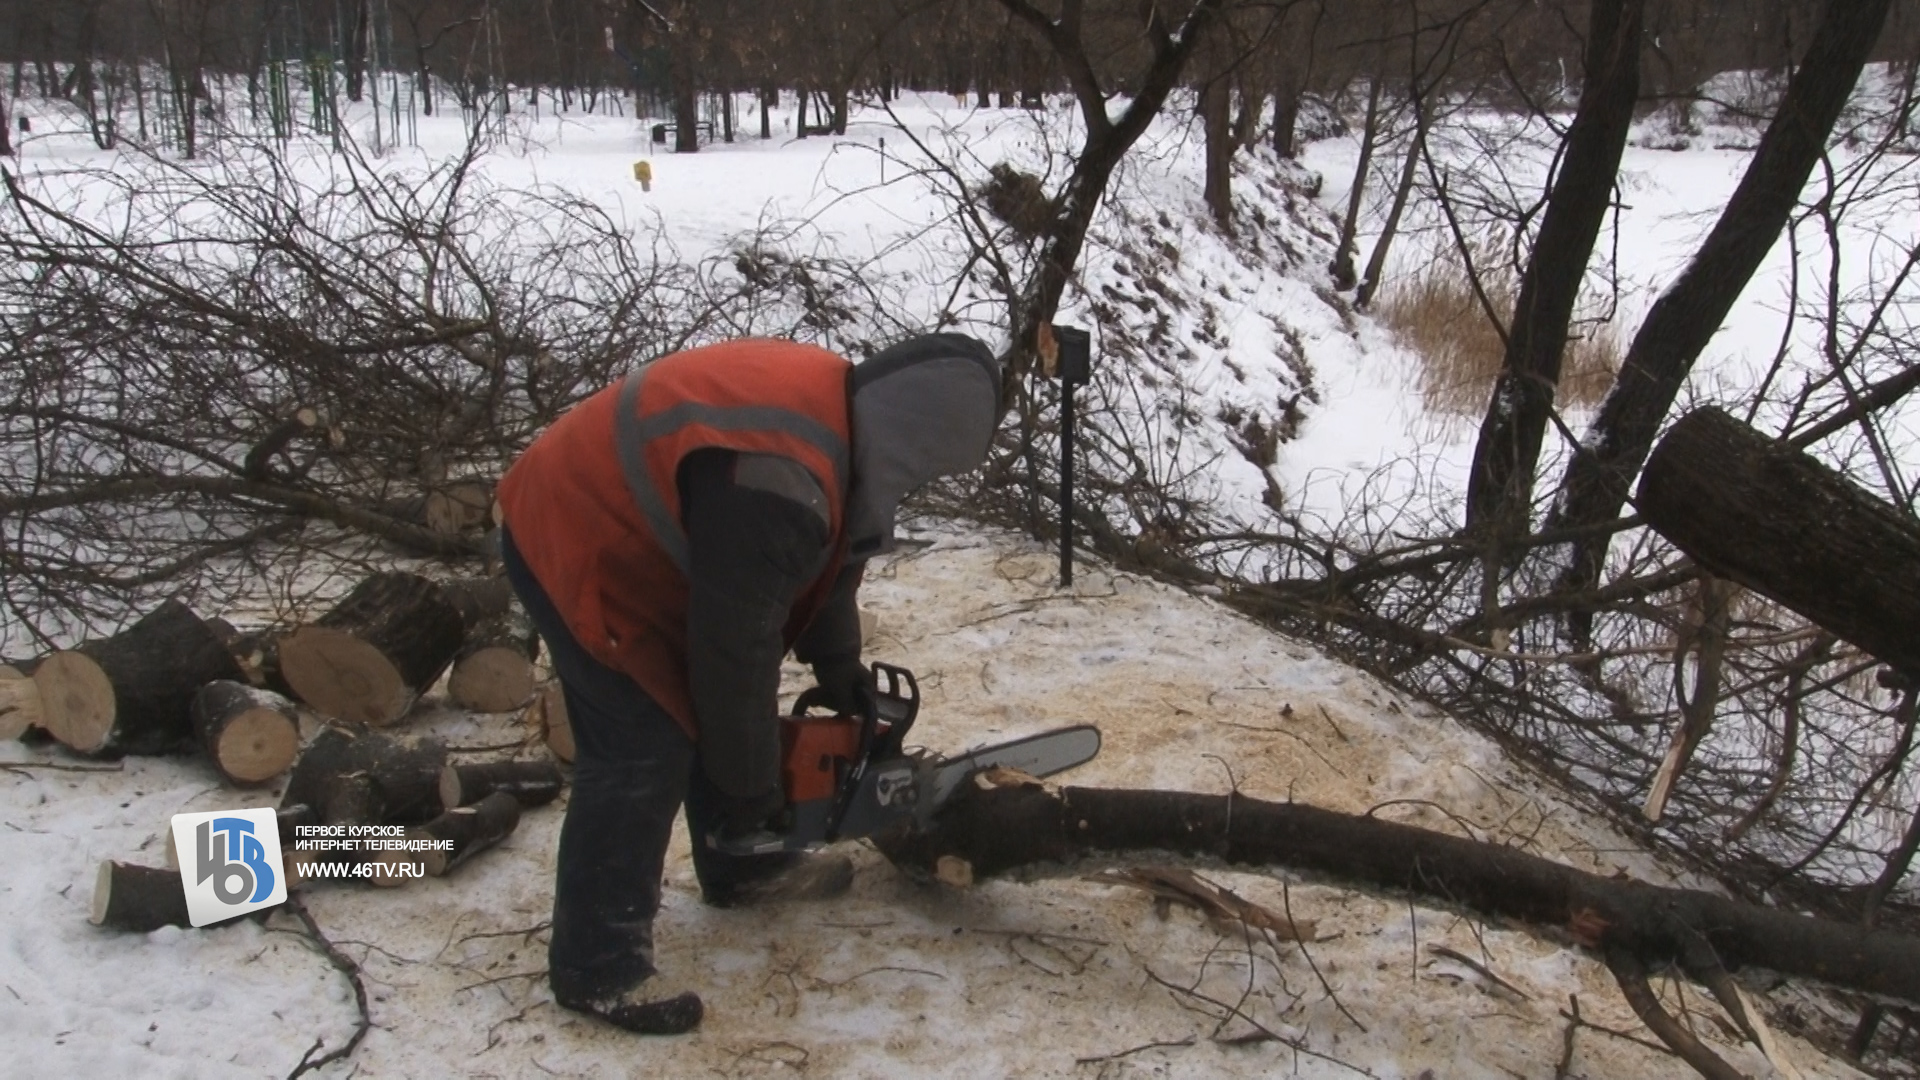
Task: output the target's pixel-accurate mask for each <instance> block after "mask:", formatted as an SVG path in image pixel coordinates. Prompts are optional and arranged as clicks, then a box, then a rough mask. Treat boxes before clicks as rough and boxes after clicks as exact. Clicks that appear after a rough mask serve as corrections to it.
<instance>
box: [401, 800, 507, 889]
mask: <svg viewBox="0 0 1920 1080" xmlns="http://www.w3.org/2000/svg"><path fill="white" fill-rule="evenodd" d="M519 825H520V803H519V801H518V800H517V799H515V798H514V797H513V796H511V795H509V794H507V793H506V792H503V791H497V792H494V793H493V794H491V795H489V796H487V797H486V798H484V799H481V800H480V801H479V802H477V803H475V804H473V805H472V806H461V807H456V808H454V809H452V810H449V811H447V812H446V813H444V814H441V815H440V816H439V817H437V818H434V819H433V820H432V821H429V822H427V823H426V824H424V825H419V826H415V827H414V828H411V829H408V830H407V839H408V840H414V841H422V840H431V841H437V842H439V843H442V844H446V843H450V844H452V847H450V848H432V849H428V850H422V851H406V852H401V851H388V852H383V853H382V854H381V860H382V861H383V862H390V863H401V862H413V863H418V864H420V865H421V866H422V867H424V868H425V870H426V875H427V876H428V877H444V876H446V875H447V874H448V873H450V872H451V871H453V870H454V869H456V868H458V867H459V866H460V864H461V863H464V862H466V861H467V860H468V859H471V858H473V857H474V856H475V855H478V854H480V853H481V852H483V851H485V850H487V849H488V848H490V847H493V846H494V845H496V844H498V843H500V841H502V840H505V839H506V838H507V837H509V836H512V835H513V830H514V829H516V828H518V827H519ZM373 880H376V881H378V880H382V879H381V878H379V877H376V878H374V879H373ZM387 880H393V881H404V880H406V879H405V878H397V877H396V878H388V879H387Z"/></svg>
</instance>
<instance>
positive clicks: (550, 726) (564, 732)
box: [526, 682, 573, 763]
mask: <svg viewBox="0 0 1920 1080" xmlns="http://www.w3.org/2000/svg"><path fill="white" fill-rule="evenodd" d="M526 723H527V725H528V726H530V727H532V728H533V729H534V730H535V731H537V732H539V733H540V741H541V742H544V743H546V744H547V749H548V750H549V751H551V752H552V753H553V756H554V757H557V758H559V759H560V760H561V761H565V762H568V763H571V762H572V761H573V728H572V726H571V725H569V724H568V722H567V696H566V694H565V693H564V692H563V691H562V690H561V689H560V684H559V683H557V682H552V683H548V684H547V685H545V686H543V687H541V688H540V692H539V693H537V694H535V695H534V696H533V703H532V704H531V705H528V706H527V712H526Z"/></svg>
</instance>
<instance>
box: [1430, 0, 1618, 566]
mask: <svg viewBox="0 0 1920 1080" xmlns="http://www.w3.org/2000/svg"><path fill="white" fill-rule="evenodd" d="M1643 16H1644V5H1643V4H1642V3H1641V0H1595V3H1594V4H1593V6H1592V9H1591V12H1590V16H1589V19H1590V21H1589V24H1588V28H1587V55H1586V71H1585V74H1584V76H1583V81H1582V84H1581V90H1580V107H1579V110H1578V111H1577V112H1576V113H1575V114H1574V118H1573V124H1572V126H1571V127H1570V128H1568V130H1567V137H1566V141H1565V143H1564V148H1563V151H1562V158H1561V161H1560V168H1559V171H1558V174H1557V175H1556V176H1555V178H1554V181H1553V190H1552V193H1551V194H1550V195H1549V196H1548V198H1547V209H1546V214H1545V216H1544V217H1543V218H1542V220H1541V223H1540V232H1539V235H1538V237H1537V238H1536V239H1535V241H1534V244H1533V250H1532V254H1531V257H1530V258H1529V259H1528V262H1527V266H1526V269H1525V271H1524V272H1523V273H1522V274H1521V277H1520V293H1519V298H1518V300H1517V301H1516V302H1515V304H1514V310H1513V314H1512V317H1511V319H1510V320H1509V321H1508V322H1507V325H1506V330H1505V334H1504V337H1505V341H1506V356H1505V358H1504V359H1503V361H1502V363H1501V370H1500V377H1499V379H1498V380H1497V381H1496V382H1495V384H1494V388H1493V399H1492V401H1491V402H1490V403H1489V404H1488V406H1487V413H1486V417H1485V419H1483V420H1482V421H1481V424H1480V440H1479V442H1478V443H1477V444H1475V447H1474V456H1473V471H1472V473H1471V474H1470V475H1469V478H1468V481H1467V527H1468V528H1469V529H1479V530H1483V531H1486V532H1487V533H1488V534H1489V535H1490V536H1491V535H1507V534H1515V533H1522V532H1525V531H1526V528H1527V524H1528V522H1527V520H1526V514H1527V511H1528V508H1529V506H1530V505H1531V503H1532V498H1531V496H1532V491H1533V475H1534V470H1535V468H1536V467H1537V464H1538V462H1539V458H1540V443H1541V440H1542V438H1543V437H1544V435H1545V433H1546V428H1547V420H1548V417H1549V415H1550V414H1551V412H1552V410H1553V397H1554V388H1555V386H1556V384H1557V383H1558V382H1559V379H1560V356H1561V353H1562V352H1563V351H1564V349H1565V348H1566V342H1567V328H1568V326H1569V324H1570V323H1571V321H1572V319H1573V310H1574V304H1575V302H1576V301H1577V300H1578V299H1579V296H1580V288H1581V283H1582V282H1583V281H1585V279H1586V273H1587V260H1588V259H1589V258H1590V257H1591V256H1592V254H1593V245H1594V240H1595V239H1596V238H1597V237H1598V236H1599V234H1600V227H1601V225H1602V224H1603V223H1604V222H1605V220H1606V215H1607V209H1608V207H1609V205H1610V204H1611V202H1612V196H1613V186H1614V178H1615V176H1616V175H1617V174H1618V173H1619V171H1620V155H1621V153H1622V152H1623V151H1624V150H1625V149H1626V145H1627V128H1628V126H1629V125H1630V124H1631V123H1632V122H1633V109H1634V103H1635V101H1636V100H1637V99H1638V96H1639V92H1640V27H1641V21H1642V18H1643ZM1498 569H1499V568H1498V566H1489V568H1488V573H1489V575H1490V576H1491V575H1497V573H1498Z"/></svg>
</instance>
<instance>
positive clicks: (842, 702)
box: [813, 656, 872, 716]
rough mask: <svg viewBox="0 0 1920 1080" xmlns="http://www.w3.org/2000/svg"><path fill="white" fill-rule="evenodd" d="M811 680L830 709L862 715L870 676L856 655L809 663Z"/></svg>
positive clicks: (869, 693)
mask: <svg viewBox="0 0 1920 1080" xmlns="http://www.w3.org/2000/svg"><path fill="white" fill-rule="evenodd" d="M813 678H814V681H816V682H818V683H819V684H820V691H821V694H822V696H824V697H825V698H826V703H827V706H828V707H829V708H831V709H832V710H833V711H834V712H837V713H840V714H842V715H844V716H862V715H865V713H866V709H867V703H868V702H869V700H871V697H872V691H871V687H872V677H871V676H869V675H868V674H867V666H866V665H865V664H862V663H861V662H860V658H859V657H857V656H851V657H842V658H840V659H837V660H826V661H822V662H821V663H818V664H815V665H813Z"/></svg>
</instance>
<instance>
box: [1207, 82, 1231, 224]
mask: <svg viewBox="0 0 1920 1080" xmlns="http://www.w3.org/2000/svg"><path fill="white" fill-rule="evenodd" d="M1232 109H1233V84H1232V82H1231V81H1230V80H1229V79H1228V78H1227V76H1226V75H1224V74H1222V75H1218V76H1216V77H1215V78H1213V79H1212V80H1211V81H1210V82H1208V83H1207V84H1206V86H1204V87H1202V88H1201V91H1200V126H1201V128H1202V130H1204V131H1205V132H1206V159H1207V177H1206V183H1205V185H1204V188H1203V194H1204V197H1205V199H1206V203H1207V210H1208V211H1209V212H1211V213H1212V215H1213V223H1214V224H1215V225H1217V226H1219V228H1220V231H1221V232H1223V233H1226V234H1228V235H1232V234H1233V151H1234V142H1233V123H1232Z"/></svg>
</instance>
